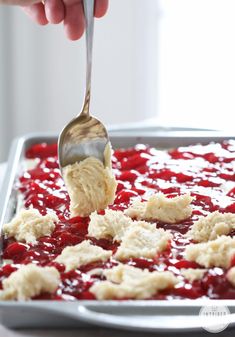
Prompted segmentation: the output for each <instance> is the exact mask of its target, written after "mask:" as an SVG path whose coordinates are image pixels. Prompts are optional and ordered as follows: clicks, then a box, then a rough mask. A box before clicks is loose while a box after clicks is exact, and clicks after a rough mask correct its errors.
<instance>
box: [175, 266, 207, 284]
mask: <svg viewBox="0 0 235 337" xmlns="http://www.w3.org/2000/svg"><path fill="white" fill-rule="evenodd" d="M205 272H206V269H199V268H196V269H193V268H187V269H181V274H182V275H183V276H184V277H185V278H186V280H188V281H189V282H191V283H192V282H193V281H198V280H201V279H202V278H203V275H204V274H205Z"/></svg>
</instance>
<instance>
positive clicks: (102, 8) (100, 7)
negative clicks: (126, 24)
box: [94, 0, 109, 18]
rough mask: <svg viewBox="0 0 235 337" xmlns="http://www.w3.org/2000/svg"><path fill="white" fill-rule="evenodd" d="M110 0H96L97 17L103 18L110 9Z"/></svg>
mask: <svg viewBox="0 0 235 337" xmlns="http://www.w3.org/2000/svg"><path fill="white" fill-rule="evenodd" d="M108 5H109V1H108V0H96V1H95V13H94V15H95V17H97V18H101V17H102V16H104V15H105V13H106V12H107V10H108Z"/></svg>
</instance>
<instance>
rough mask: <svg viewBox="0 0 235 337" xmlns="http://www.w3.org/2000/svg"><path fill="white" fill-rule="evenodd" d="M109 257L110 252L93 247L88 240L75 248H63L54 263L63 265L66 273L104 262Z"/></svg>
mask: <svg viewBox="0 0 235 337" xmlns="http://www.w3.org/2000/svg"><path fill="white" fill-rule="evenodd" d="M111 255H112V251H111V250H105V249H103V248H101V247H98V246H94V245H92V244H91V242H90V241H89V240H85V241H83V242H81V243H79V244H78V245H76V246H71V247H66V248H64V249H63V250H62V253H61V254H60V255H58V256H57V258H56V259H55V261H56V262H58V263H62V264H63V265H65V270H66V272H67V271H70V270H73V269H76V268H78V267H80V266H82V265H85V264H88V263H91V262H95V261H99V260H100V261H106V260H108V259H109V258H110V256H111Z"/></svg>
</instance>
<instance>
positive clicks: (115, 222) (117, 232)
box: [88, 209, 135, 241]
mask: <svg viewBox="0 0 235 337" xmlns="http://www.w3.org/2000/svg"><path fill="white" fill-rule="evenodd" d="M133 224H135V222H134V221H133V220H131V218H129V217H127V216H126V215H124V214H123V212H121V211H114V210H112V209H106V211H105V214H104V215H100V214H97V212H93V213H91V215H90V223H89V226H88V234H89V236H93V237H95V238H96V239H110V238H113V239H114V240H115V241H121V239H122V237H123V235H124V233H125V232H126V230H127V229H128V228H129V227H130V226H132V225H133Z"/></svg>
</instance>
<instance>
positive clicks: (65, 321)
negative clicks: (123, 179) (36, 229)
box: [0, 128, 235, 332]
mask: <svg viewBox="0 0 235 337" xmlns="http://www.w3.org/2000/svg"><path fill="white" fill-rule="evenodd" d="M110 138H111V142H112V145H113V147H114V148H117V147H129V146H133V145H135V144H137V143H145V144H149V145H151V146H156V147H158V148H162V149H169V148H172V147H176V146H181V145H182V146H184V145H190V144H195V143H208V142H211V141H222V140H225V139H231V138H235V137H234V135H228V134H223V133H220V132H215V131H195V130H178V129H175V130H174V129H170V130H169V129H168V130H165V129H161V128H160V129H150V130H143V131H141V130H139V129H138V130H136V132H134V131H132V132H129V130H128V129H127V130H121V131H120V130H113V131H112V130H111V131H110ZM56 140H57V137H56V136H55V135H49V134H44V135H42V134H30V135H26V136H24V137H21V138H19V139H17V140H15V141H14V142H13V144H12V147H11V151H10V156H9V160H8V167H7V170H6V175H5V179H4V183H3V186H2V190H1V193H0V228H1V227H2V225H3V223H5V222H8V221H9V220H10V219H11V218H12V216H13V215H14V213H15V210H16V207H17V198H16V192H15V191H14V182H15V181H16V179H17V177H18V175H19V174H20V172H21V170H22V163H23V160H24V158H25V152H26V150H27V148H29V147H30V146H31V145H33V144H36V143H40V142H48V143H52V142H56ZM205 307H206V308H209V309H210V308H212V311H213V310H214V309H215V308H222V309H223V308H224V307H225V308H228V309H229V311H230V315H226V316H223V317H213V316H212V318H210V317H206V320H205V318H203V317H204V316H199V311H200V310H201V309H202V308H205ZM213 308H214V309H213ZM219 310H220V309H219ZM218 322H219V323H220V324H225V325H226V324H228V323H230V324H229V328H234V327H235V300H209V299H208V300H207V299H204V300H200V299H198V300H171V301H159V300H154V301H133V300H128V301H93V300H92V301H79V300H78V301H73V302H63V301H39V300H38V301H28V302H13V301H9V302H0V323H1V324H4V325H5V326H8V327H13V328H23V327H24V328H26V327H27V328H40V327H57V328H58V327H79V326H84V325H100V326H104V327H115V328H119V329H126V330H139V331H140V330H143V331H146V332H147V331H152V332H176V331H185V332H186V331H187V332H189V331H202V329H203V327H204V326H207V327H210V326H213V325H215V324H217V325H218Z"/></svg>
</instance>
